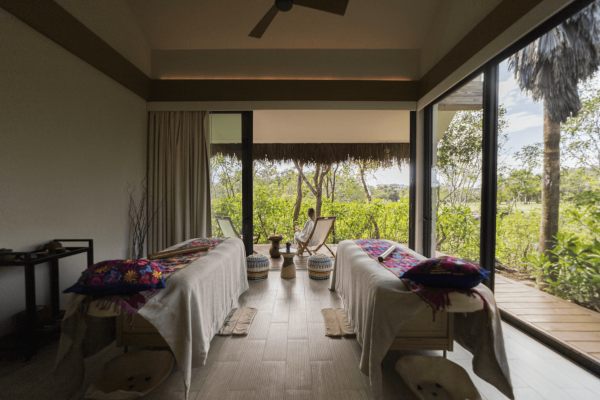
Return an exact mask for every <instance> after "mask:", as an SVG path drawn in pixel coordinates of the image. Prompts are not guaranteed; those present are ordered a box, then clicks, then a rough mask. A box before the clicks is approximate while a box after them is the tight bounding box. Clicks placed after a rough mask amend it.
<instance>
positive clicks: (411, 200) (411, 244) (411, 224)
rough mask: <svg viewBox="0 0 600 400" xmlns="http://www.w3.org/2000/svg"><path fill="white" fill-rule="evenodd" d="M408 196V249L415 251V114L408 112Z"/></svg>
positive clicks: (414, 112)
mask: <svg viewBox="0 0 600 400" xmlns="http://www.w3.org/2000/svg"><path fill="white" fill-rule="evenodd" d="M408 145H409V149H410V153H409V154H410V155H409V168H410V172H409V174H410V178H409V194H408V248H410V249H412V250H415V249H416V246H415V245H416V222H417V210H416V202H417V112H416V111H411V112H410V138H409V142H408Z"/></svg>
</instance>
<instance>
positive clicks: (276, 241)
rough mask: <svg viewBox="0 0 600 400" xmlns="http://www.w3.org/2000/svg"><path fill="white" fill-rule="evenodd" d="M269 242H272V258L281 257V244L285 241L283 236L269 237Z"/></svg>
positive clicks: (270, 250)
mask: <svg viewBox="0 0 600 400" xmlns="http://www.w3.org/2000/svg"><path fill="white" fill-rule="evenodd" d="M267 240H269V241H270V242H271V248H270V249H269V254H270V255H271V258H279V257H281V253H279V242H281V241H282V240H283V236H282V235H274V236H269V237H268V238H267Z"/></svg>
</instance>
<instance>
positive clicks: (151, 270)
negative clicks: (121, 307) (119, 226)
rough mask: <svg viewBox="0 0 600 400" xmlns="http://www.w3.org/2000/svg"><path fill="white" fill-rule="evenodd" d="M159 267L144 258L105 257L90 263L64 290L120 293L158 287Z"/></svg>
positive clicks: (160, 284)
mask: <svg viewBox="0 0 600 400" xmlns="http://www.w3.org/2000/svg"><path fill="white" fill-rule="evenodd" d="M164 287H165V280H164V278H163V274H162V267H161V266H160V265H159V264H157V263H155V262H152V261H148V260H109V261H102V262H100V263H98V264H94V265H92V266H91V267H89V268H88V269H86V270H85V271H83V273H82V274H81V277H80V278H79V280H78V281H77V283H76V284H74V285H73V286H71V287H70V288H68V289H67V290H65V291H64V293H71V292H73V293H79V294H99V295H110V294H121V293H132V292H141V291H144V290H149V289H162V288H164Z"/></svg>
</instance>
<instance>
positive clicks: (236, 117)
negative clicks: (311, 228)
mask: <svg viewBox="0 0 600 400" xmlns="http://www.w3.org/2000/svg"><path fill="white" fill-rule="evenodd" d="M210 132H211V163H210V167H211V169H210V173H211V176H210V184H211V214H212V218H213V222H212V231H213V235H214V236H220V235H223V234H224V233H223V232H222V230H221V228H220V227H219V224H218V223H217V220H216V219H215V217H229V218H230V219H231V222H232V223H233V226H234V228H235V230H236V231H237V232H238V233H239V234H242V235H243V240H244V245H245V247H246V254H247V255H249V254H252V238H253V235H252V232H253V223H252V207H253V205H252V111H213V112H211V115H210Z"/></svg>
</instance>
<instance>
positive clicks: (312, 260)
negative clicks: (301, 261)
mask: <svg viewBox="0 0 600 400" xmlns="http://www.w3.org/2000/svg"><path fill="white" fill-rule="evenodd" d="M306 264H307V268H308V277H309V278H310V279H316V280H325V279H329V277H330V276H331V271H332V270H333V263H332V262H331V258H330V257H329V256H327V255H325V254H313V255H312V256H310V257H308V262H307V263H306Z"/></svg>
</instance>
